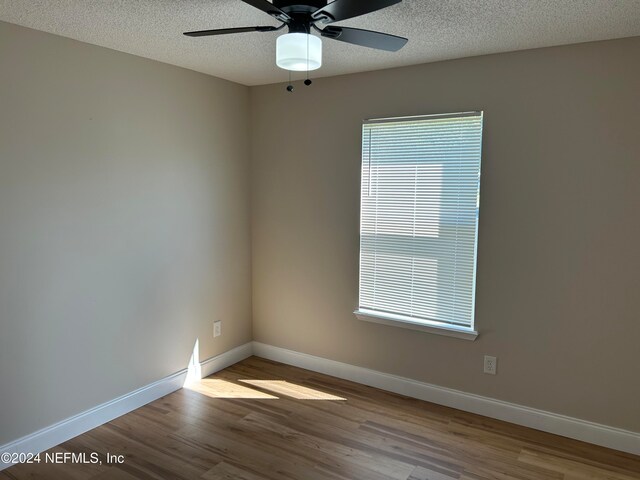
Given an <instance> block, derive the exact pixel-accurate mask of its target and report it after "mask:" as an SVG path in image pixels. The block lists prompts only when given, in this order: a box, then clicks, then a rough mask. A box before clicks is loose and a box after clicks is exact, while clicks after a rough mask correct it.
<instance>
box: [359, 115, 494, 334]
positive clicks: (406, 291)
mask: <svg viewBox="0 0 640 480" xmlns="http://www.w3.org/2000/svg"><path fill="white" fill-rule="evenodd" d="M362 133H363V135H362V190H361V217H360V303H359V309H358V310H357V311H356V312H355V313H356V315H357V316H358V317H359V318H361V319H363V320H370V321H375V322H378V323H386V324H393V325H401V326H406V327H409V328H415V329H418V330H428V331H433V332H434V333H442V334H448V335H452V336H458V337H462V338H470V339H473V338H475V337H476V336H477V333H476V332H475V331H474V322H473V319H474V295H475V276H476V243H477V237H478V206H479V193H480V157H481V149H482V112H471V113H459V114H449V115H431V116H424V117H405V118H391V119H378V120H370V121H366V122H365V123H364V126H363V132H362Z"/></svg>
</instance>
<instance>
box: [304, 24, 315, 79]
mask: <svg viewBox="0 0 640 480" xmlns="http://www.w3.org/2000/svg"><path fill="white" fill-rule="evenodd" d="M310 36H311V27H309V30H308V31H307V79H306V80H305V81H304V84H305V85H306V86H307V87H308V86H309V85H311V83H313V82H311V80H310V79H309V37H310Z"/></svg>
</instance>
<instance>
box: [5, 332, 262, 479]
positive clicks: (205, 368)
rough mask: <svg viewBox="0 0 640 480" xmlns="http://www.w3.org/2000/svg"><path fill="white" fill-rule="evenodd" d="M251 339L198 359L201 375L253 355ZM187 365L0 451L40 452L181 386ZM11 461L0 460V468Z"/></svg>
mask: <svg viewBox="0 0 640 480" xmlns="http://www.w3.org/2000/svg"><path fill="white" fill-rule="evenodd" d="M252 350H253V349H252V343H251V342H249V343H246V344H244V345H241V346H239V347H236V348H234V349H233V350H229V351H228V352H225V353H222V354H220V355H217V356H215V357H212V358H209V359H208V360H205V361H203V362H200V367H201V371H202V374H203V376H208V375H211V374H212V373H215V372H217V371H219V370H222V369H223V368H226V367H228V366H230V365H233V364H234V363H238V362H240V361H242V360H244V359H245V358H248V357H250V356H251V355H252ZM186 376H187V369H186V368H185V369H183V370H180V371H179V372H176V373H174V374H172V375H169V376H168V377H165V378H163V379H161V380H158V381H157V382H153V383H151V384H149V385H146V386H144V387H142V388H139V389H137V390H135V391H133V392H130V393H127V394H126V395H123V396H121V397H118V398H116V399H114V400H111V401H109V402H106V403H103V404H102V405H98V406H97V407H94V408H92V409H89V410H87V411H85V412H82V413H79V414H78V415H75V416H73V417H70V418H67V419H66V420H62V421H61V422H58V423H56V424H54V425H51V426H49V427H46V428H43V429H42V430H38V431H37V432H34V433H32V434H30V435H27V436H25V437H22V438H20V439H18V440H15V441H13V442H10V443H8V444H6V445H2V446H0V454H1V453H4V452H9V453H34V454H35V453H39V452H43V451H45V450H47V449H49V448H52V447H55V446H56V445H59V444H61V443H63V442H66V441H67V440H70V439H71V438H73V437H76V436H78V435H80V434H82V433H85V432H87V431H89V430H91V429H93V428H96V427H99V426H100V425H103V424H105V423H107V422H110V421H111V420H113V419H114V418H117V417H119V416H121V415H124V414H125V413H129V412H131V411H133V410H135V409H136V408H140V407H142V406H144V405H146V404H148V403H150V402H153V401H154V400H157V399H158V398H161V397H163V396H165V395H168V394H169V393H171V392H174V391H176V390H179V389H180V388H182V386H183V385H184V382H185V378H186ZM10 466H11V464H8V463H5V462H2V461H1V460H0V471H1V470H3V469H5V468H8V467H10Z"/></svg>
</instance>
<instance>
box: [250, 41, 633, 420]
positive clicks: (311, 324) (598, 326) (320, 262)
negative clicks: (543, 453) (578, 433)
mask: <svg viewBox="0 0 640 480" xmlns="http://www.w3.org/2000/svg"><path fill="white" fill-rule="evenodd" d="M639 58H640V38H631V39H625V40H616V41H609V42H599V43H591V44H582V45H576V46H567V47H559V48H549V49H541V50H531V51H523V52H516V53H510V54H501V55H492V56H485V57H476V58H470V59H463V60H457V61H450V62H443V63H436V64H430V65H422V66H415V67H408V68H402V69H394V70H387V71H380V72H374V73H366V74H358V75H350V76H344V77H335V78H328V79H319V80H317V81H316V82H314V84H313V86H312V87H310V88H307V87H304V86H302V85H299V84H298V85H297V86H296V87H297V88H296V91H295V93H293V94H287V92H285V90H284V85H271V86H265V87H258V88H253V89H252V104H251V107H252V132H253V133H252V135H253V156H252V159H253V160H252V161H253V165H252V177H253V184H252V195H253V202H252V206H253V207H252V218H253V219H252V232H253V233H252V236H253V272H254V274H253V293H254V296H253V320H254V324H253V325H254V339H255V340H257V341H260V342H265V343H269V344H273V345H277V346H281V347H285V348H289V349H293V350H297V351H301V352H305V353H309V354H313V355H318V356H322V357H326V358H330V359H334V360H338V361H342V362H347V363H350V364H354V365H360V366H364V367H368V368H372V369H375V370H380V371H384V372H390V373H394V374H399V375H403V376H407V377H410V378H414V379H418V380H422V381H426V382H430V383H434V384H437V385H442V386H446V387H452V388H456V389H460V390H463V391H466V392H472V393H476V394H480V395H485V396H489V397H494V398H498V399H502V400H506V401H509V402H515V403H518V404H522V405H528V406H532V407H537V408H541V409H545V410H549V411H552V412H557V413H560V414H567V415H571V416H574V417H578V418H583V419H587V420H592V421H595V422H601V423H604V424H608V425H612V426H617V427H622V428H626V429H630V430H633V431H640V402H639V401H638V399H639V398H640V347H639V345H640V344H639V339H640V316H639V315H640V294H639V292H640V280H639V279H640V275H639V272H640V254H639V253H638V246H639V245H640V221H639V216H638V215H639V213H638V212H640V189H639V187H638V182H639V180H640V121H639V118H640V117H639V115H640V113H639V112H640V88H639V86H640V83H639V81H638V79H639V78H640V62H639V61H638V59H639ZM326 61H327V62H328V61H330V59H326ZM467 110H484V112H485V130H484V154H483V171H482V187H481V188H482V191H481V213H480V232H479V248H478V277H477V316H476V325H477V328H478V330H479V331H480V337H479V338H478V340H477V341H475V342H468V341H464V340H458V339H452V338H447V337H441V336H436V335H430V334H425V333H421V332H415V331H411V330H405V329H401V328H396V327H388V326H382V325H376V324H371V323H365V322H361V321H359V320H357V319H356V318H355V317H354V315H353V314H352V313H351V312H352V311H353V310H354V309H355V308H356V306H357V297H358V292H357V287H358V285H357V284H358V220H359V217H358V215H359V212H358V210H359V185H360V183H359V175H360V132H361V123H362V119H364V118H370V117H384V116H398V115H413V114H427V113H440V112H457V111H467ZM484 354H490V355H496V356H498V359H499V360H498V375H497V376H489V375H484V374H483V373H482V361H483V355H484Z"/></svg>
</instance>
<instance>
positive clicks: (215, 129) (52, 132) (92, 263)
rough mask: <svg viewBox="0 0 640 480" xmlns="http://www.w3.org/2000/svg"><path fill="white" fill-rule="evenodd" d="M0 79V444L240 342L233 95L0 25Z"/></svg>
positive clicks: (242, 227)
mask: <svg viewBox="0 0 640 480" xmlns="http://www.w3.org/2000/svg"><path fill="white" fill-rule="evenodd" d="M0 65H1V67H0V445H2V444H4V443H6V442H8V441H11V440H15V439H16V438H18V437H20V436H22V435H25V434H28V433H31V432H33V431H35V430H37V429H39V428H42V427H45V426H48V425H51V424H52V423H54V422H57V421H59V420H62V419H64V418H66V417H69V416H71V415H74V414H77V413H79V412H81V411H83V410H86V409H88V408H91V407H93V406H95V405H98V404H100V403H102V402H105V401H107V400H111V399H113V398H115V397H117V396H119V395H122V394H125V393H128V392H130V391H132V390H134V389H136V388H138V387H141V386H143V385H146V384H149V383H151V382H153V381H155V380H158V379H160V378H162V377H164V376H166V375H169V374H171V373H174V372H176V371H178V370H180V369H183V368H185V367H186V366H187V363H188V361H189V357H190V354H191V350H192V349H193V345H194V342H195V340H196V339H198V338H199V339H200V356H201V359H204V358H207V357H210V356H213V355H215V354H218V353H221V352H223V351H226V350H229V349H230V348H232V347H234V346H237V345H240V344H243V343H244V342H247V341H250V340H251V291H250V289H251V281H250V236H249V231H250V228H249V171H248V167H249V147H248V128H247V126H248V115H249V90H248V88H246V87H243V86H239V85H236V84H233V83H230V82H226V81H221V80H217V79H214V78H211V77H208V76H205V75H201V74H197V73H194V72H190V71H187V70H183V69H179V68H176V67H172V66H168V65H164V64H160V63H157V62H153V61H149V60H144V59H141V58H138V57H134V56H130V55H126V54H122V53H117V52H114V51H110V50H107V49H103V48H99V47H95V46H90V45H87V44H82V43H79V42H74V41H72V40H68V39H64V38H61V37H56V36H52V35H48V34H45V33H41V32H36V31H33V30H28V29H25V28H21V27H17V26H13V25H9V24H6V23H0ZM214 319H222V320H223V335H222V336H221V337H219V338H216V339H215V341H214V339H213V338H212V322H213V320H214Z"/></svg>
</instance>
